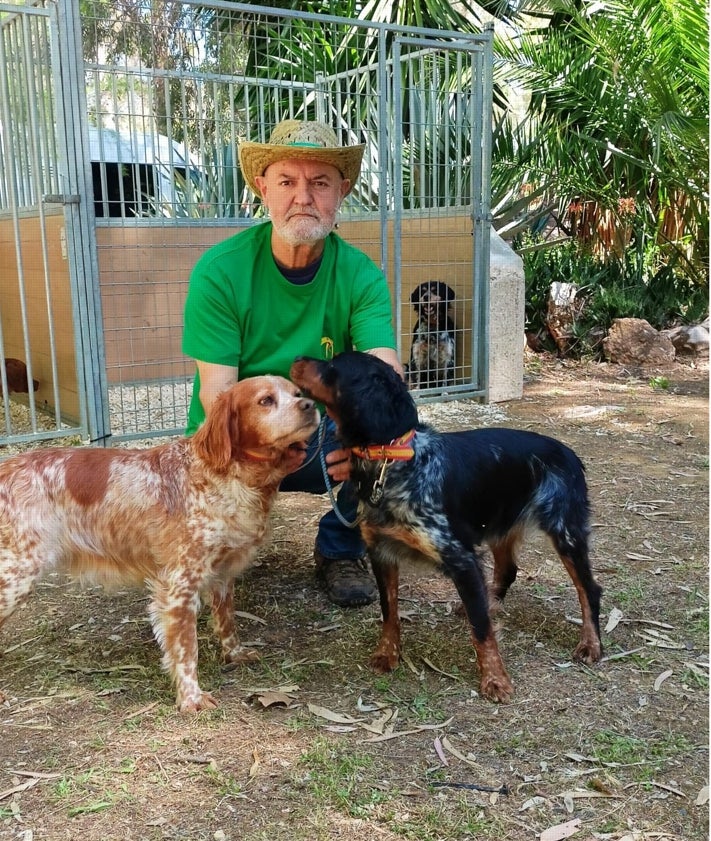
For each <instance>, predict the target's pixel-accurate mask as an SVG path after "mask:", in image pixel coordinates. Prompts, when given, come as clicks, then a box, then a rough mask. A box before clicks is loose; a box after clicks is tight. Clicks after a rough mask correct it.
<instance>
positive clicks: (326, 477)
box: [318, 442, 361, 529]
mask: <svg viewBox="0 0 711 841" xmlns="http://www.w3.org/2000/svg"><path fill="white" fill-rule="evenodd" d="M322 443H323V442H321V443H320V444H319V447H318V454H319V458H320V461H321V470H322V471H323V481H324V483H325V485H326V490H327V491H328V498H329V500H330V501H331V508H333V513H334V514H335V515H336V517H338V519H339V521H340V522H341V524H342V525H344V526H345V527H346V528H348V529H354V528H355V527H356V526H357V525H358V523H360V521H361V516H360V514H356V518H355V520H353V521H351V520H346V518H345V517H344V516H343V514H342V513H341V509H340V508H339V507H338V502H337V500H336V495H335V494H334V493H333V485H332V484H331V477H330V476H329V475H328V470H327V468H326V456H325V455H324V452H323V447H322V446H321V444H322Z"/></svg>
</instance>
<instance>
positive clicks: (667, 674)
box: [654, 669, 674, 692]
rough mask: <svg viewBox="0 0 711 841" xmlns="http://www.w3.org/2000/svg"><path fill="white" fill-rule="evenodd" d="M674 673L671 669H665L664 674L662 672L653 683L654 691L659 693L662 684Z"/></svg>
mask: <svg viewBox="0 0 711 841" xmlns="http://www.w3.org/2000/svg"><path fill="white" fill-rule="evenodd" d="M673 674H674V672H673V671H672V670H671V669H667V671H666V672H662V673H661V674H660V675H659V677H658V678H657V679H656V680H655V681H654V691H655V692H659V690H660V689H661V688H662V684H663V683H664V681H665V680H666V679H667V678H670V677H671V676H672V675H673Z"/></svg>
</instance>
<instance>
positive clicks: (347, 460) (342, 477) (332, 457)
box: [326, 450, 351, 485]
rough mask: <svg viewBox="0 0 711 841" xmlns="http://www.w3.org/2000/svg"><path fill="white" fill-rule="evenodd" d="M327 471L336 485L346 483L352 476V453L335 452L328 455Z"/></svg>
mask: <svg viewBox="0 0 711 841" xmlns="http://www.w3.org/2000/svg"><path fill="white" fill-rule="evenodd" d="M326 470H327V472H328V475H329V477H330V478H331V481H332V482H333V483H334V484H336V485H337V484H339V483H340V482H345V481H346V480H347V479H348V478H349V477H350V475H351V451H350V450H333V451H332V452H330V453H328V455H327V456H326Z"/></svg>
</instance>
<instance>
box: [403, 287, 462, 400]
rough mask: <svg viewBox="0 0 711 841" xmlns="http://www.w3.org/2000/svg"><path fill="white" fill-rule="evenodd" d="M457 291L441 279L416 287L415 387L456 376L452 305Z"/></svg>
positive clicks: (411, 371) (411, 378) (411, 374)
mask: <svg viewBox="0 0 711 841" xmlns="http://www.w3.org/2000/svg"><path fill="white" fill-rule="evenodd" d="M453 300H454V290H453V289H452V288H451V287H449V286H447V284H446V283H443V282H442V281H441V280H428V281H426V282H425V283H421V284H420V285H419V286H416V287H415V289H414V290H413V292H412V294H411V295H410V303H411V304H412V306H413V307H414V308H415V312H416V313H417V322H416V323H415V328H414V330H413V331H412V346H411V347H410V361H409V363H408V366H407V375H408V382H409V383H410V385H411V386H413V387H414V388H432V387H442V386H446V385H449V384H450V383H451V382H452V379H453V377H454V357H455V352H456V348H455V343H454V320H453V319H452V317H451V315H450V314H449V307H450V305H451V303H452V301H453Z"/></svg>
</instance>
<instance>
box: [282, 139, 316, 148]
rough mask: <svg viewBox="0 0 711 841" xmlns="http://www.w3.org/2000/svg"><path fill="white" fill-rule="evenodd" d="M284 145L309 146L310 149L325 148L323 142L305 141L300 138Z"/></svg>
mask: <svg viewBox="0 0 711 841" xmlns="http://www.w3.org/2000/svg"><path fill="white" fill-rule="evenodd" d="M285 145H286V146H310V147H311V148H312V149H325V148H326V147H325V146H324V145H323V143H306V142H304V141H300V140H294V141H293V143H286V144H285Z"/></svg>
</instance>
